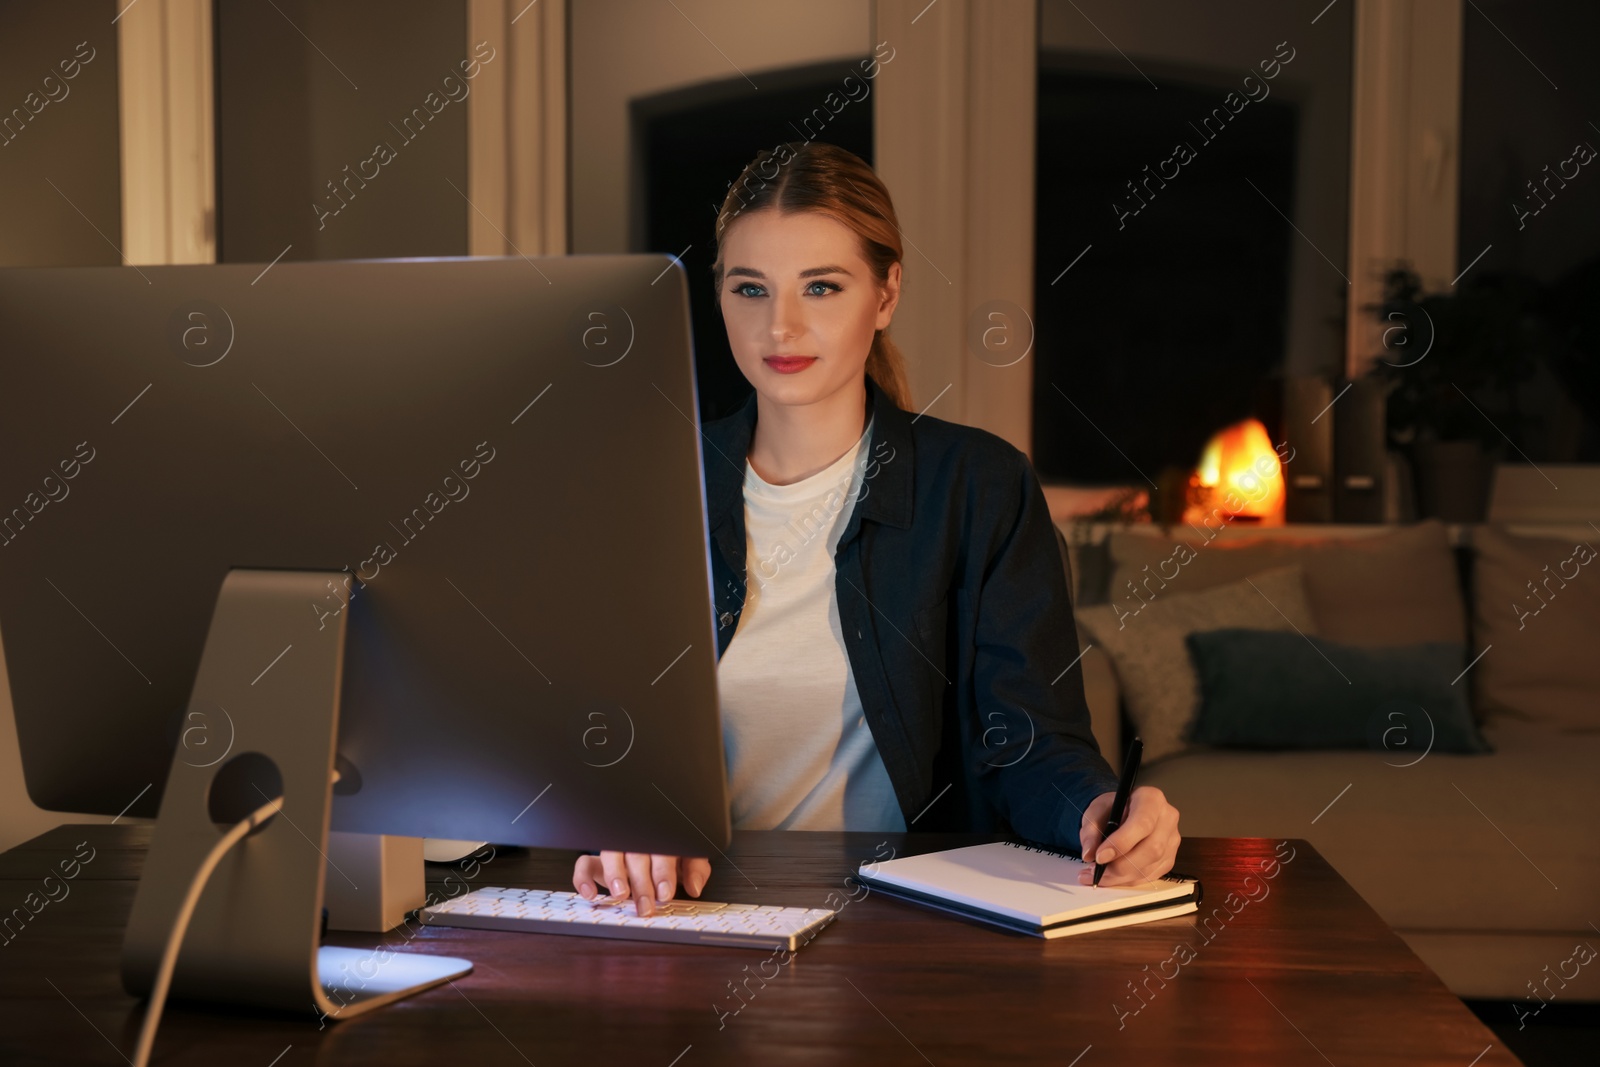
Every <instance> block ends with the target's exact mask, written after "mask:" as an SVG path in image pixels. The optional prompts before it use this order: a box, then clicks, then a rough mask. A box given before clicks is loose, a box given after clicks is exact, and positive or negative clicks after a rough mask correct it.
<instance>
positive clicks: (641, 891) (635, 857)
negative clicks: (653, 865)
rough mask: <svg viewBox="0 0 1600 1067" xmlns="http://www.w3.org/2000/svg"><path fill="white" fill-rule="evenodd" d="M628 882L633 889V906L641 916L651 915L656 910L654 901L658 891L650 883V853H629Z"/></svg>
mask: <svg viewBox="0 0 1600 1067" xmlns="http://www.w3.org/2000/svg"><path fill="white" fill-rule="evenodd" d="M627 864H628V884H629V886H630V887H631V889H632V891H633V908H634V911H635V913H637V914H638V915H640V916H645V915H650V914H652V913H653V912H654V911H655V908H654V906H653V905H654V902H655V896H656V891H655V888H654V887H653V886H651V884H650V853H648V852H630V853H628V854H627Z"/></svg>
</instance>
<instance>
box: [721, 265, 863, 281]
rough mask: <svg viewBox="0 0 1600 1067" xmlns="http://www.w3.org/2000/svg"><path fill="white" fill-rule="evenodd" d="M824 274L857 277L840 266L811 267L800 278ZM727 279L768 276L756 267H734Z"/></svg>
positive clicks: (762, 278)
mask: <svg viewBox="0 0 1600 1067" xmlns="http://www.w3.org/2000/svg"><path fill="white" fill-rule="evenodd" d="M823 274H843V275H846V276H848V277H855V275H853V274H851V273H850V272H849V271H847V270H845V269H844V268H843V267H838V266H828V267H810V268H808V269H806V270H803V271H801V272H800V277H802V278H815V277H817V276H819V275H823ZM727 277H729V278H760V279H761V280H762V281H766V280H767V276H766V275H765V274H762V273H761V272H760V271H758V270H756V269H755V268H754V267H732V268H729V270H728V274H727Z"/></svg>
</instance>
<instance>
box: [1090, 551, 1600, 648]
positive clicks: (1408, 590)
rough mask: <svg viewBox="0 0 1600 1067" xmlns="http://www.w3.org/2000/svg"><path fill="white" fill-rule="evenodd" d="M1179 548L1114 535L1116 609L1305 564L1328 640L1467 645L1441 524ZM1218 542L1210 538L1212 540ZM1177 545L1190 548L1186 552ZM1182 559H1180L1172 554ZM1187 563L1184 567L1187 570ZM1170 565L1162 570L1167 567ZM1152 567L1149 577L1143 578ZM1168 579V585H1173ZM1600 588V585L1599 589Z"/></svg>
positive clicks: (1456, 584) (1311, 596) (1309, 590)
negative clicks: (1154, 595) (1150, 595)
mask: <svg viewBox="0 0 1600 1067" xmlns="http://www.w3.org/2000/svg"><path fill="white" fill-rule="evenodd" d="M1182 529H1184V530H1185V531H1186V532H1187V533H1189V534H1192V536H1188V537H1184V536H1182V535H1180V536H1179V537H1178V538H1177V539H1176V540H1174V539H1169V538H1166V537H1148V536H1142V535H1138V534H1128V533H1122V532H1117V533H1113V534H1112V535H1111V558H1112V565H1113V572H1112V576H1111V589H1110V592H1109V596H1110V599H1111V602H1112V603H1113V604H1118V603H1120V604H1123V605H1124V606H1125V608H1132V607H1137V606H1138V601H1137V600H1135V599H1134V596H1135V594H1134V593H1133V592H1132V591H1130V590H1129V588H1128V585H1127V583H1128V582H1129V581H1133V582H1135V584H1138V583H1140V582H1143V583H1145V585H1143V586H1141V587H1140V589H1139V595H1147V594H1146V593H1145V588H1147V587H1151V588H1154V587H1157V586H1158V585H1159V582H1160V581H1162V580H1163V579H1165V580H1166V586H1167V588H1166V590H1163V591H1162V595H1166V594H1167V592H1172V593H1187V592H1193V591H1196V590H1200V589H1207V588H1209V587H1211V586H1214V585H1218V584H1220V583H1222V582H1230V581H1237V580H1238V579H1240V578H1243V577H1245V576H1246V575H1249V574H1254V573H1256V572H1257V571H1262V570H1265V569H1267V568H1268V567H1283V566H1288V565H1290V564H1298V565H1299V566H1300V567H1301V568H1302V569H1304V571H1305V583H1306V596H1307V598H1308V599H1309V600H1310V602H1311V612H1312V614H1313V615H1314V616H1315V617H1316V620H1317V627H1318V629H1319V631H1320V633H1321V636H1323V637H1326V638H1327V639H1328V640H1330V641H1338V642H1342V643H1344V644H1352V645H1369V646H1370V645H1408V644H1414V643H1417V642H1421V641H1459V642H1460V643H1461V644H1462V646H1463V647H1465V645H1466V642H1467V614H1466V607H1465V605H1464V604H1463V603H1462V599H1461V589H1460V581H1459V579H1458V577H1457V572H1456V564H1455V556H1454V555H1453V553H1452V552H1451V549H1450V541H1449V538H1448V536H1447V535H1446V532H1445V528H1444V526H1443V524H1442V523H1439V522H1437V521H1429V522H1422V523H1417V524H1415V525H1413V526H1406V527H1402V528H1400V529H1397V530H1395V531H1394V532H1393V533H1385V534H1376V535H1372V536H1362V537H1341V538H1321V539H1315V540H1312V539H1289V538H1283V539H1278V538H1272V539H1270V540H1269V539H1266V538H1261V539H1250V538H1248V537H1247V536H1245V535H1243V534H1242V533H1241V532H1240V531H1237V530H1234V529H1232V528H1230V527H1222V528H1221V530H1220V531H1219V530H1211V531H1207V530H1206V529H1204V528H1199V529H1196V528H1194V527H1187V528H1182ZM1208 534H1209V536H1211V537H1212V538H1213V539H1212V540H1209V541H1208V540H1207V536H1208ZM1180 545H1186V546H1187V549H1188V551H1187V552H1185V551H1184V550H1183V549H1182V548H1180ZM1175 553H1176V556H1175ZM1186 556H1190V557H1192V558H1189V559H1188V561H1187V562H1181V561H1182V560H1183V559H1184V558H1185V557H1186ZM1163 561H1165V562H1163ZM1146 567H1148V568H1149V570H1145V568H1146ZM1169 576H1170V577H1169ZM1596 584H1597V585H1600V582H1597V583H1596Z"/></svg>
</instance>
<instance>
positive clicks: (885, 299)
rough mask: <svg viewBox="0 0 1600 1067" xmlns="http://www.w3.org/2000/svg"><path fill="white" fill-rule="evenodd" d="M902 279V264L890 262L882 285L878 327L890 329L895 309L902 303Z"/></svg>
mask: <svg viewBox="0 0 1600 1067" xmlns="http://www.w3.org/2000/svg"><path fill="white" fill-rule="evenodd" d="M900 279H901V270H900V264H899V263H891V264H889V272H888V276H887V277H886V278H885V279H884V282H883V285H882V286H881V287H880V289H881V292H882V294H883V295H882V298H881V300H880V302H879V304H878V319H877V322H876V324H875V326H876V328H877V329H880V330H886V329H888V328H889V322H890V320H892V319H893V318H894V309H895V308H896V307H897V306H899V304H900Z"/></svg>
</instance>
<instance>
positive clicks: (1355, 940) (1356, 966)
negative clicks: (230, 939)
mask: <svg viewBox="0 0 1600 1067" xmlns="http://www.w3.org/2000/svg"><path fill="white" fill-rule="evenodd" d="M149 837H150V830H149V828H147V827H145V826H126V825H123V826H108V825H99V826H69V827H62V828H59V829H57V830H54V831H51V832H50V833H48V834H44V835H42V836H41V837H38V838H35V839H34V840H33V841H30V842H28V843H27V844H25V845H22V846H20V847H18V848H15V849H12V850H11V851H9V852H7V853H5V854H3V855H0V909H3V911H0V915H5V914H10V910H11V909H12V908H13V907H20V906H22V905H23V902H24V898H25V897H26V896H27V894H28V893H30V892H33V891H37V890H39V888H40V884H41V881H42V879H43V878H44V876H45V875H46V874H48V873H50V872H51V871H53V870H55V869H56V865H57V861H58V860H60V859H62V858H65V857H67V856H70V855H71V854H72V853H73V850H74V847H75V846H76V845H77V843H79V842H87V843H88V845H89V847H91V848H93V849H94V850H95V853H94V858H93V859H92V860H91V861H89V862H88V863H87V864H84V865H83V866H82V868H81V870H80V871H79V873H78V876H77V878H76V879H75V880H73V881H72V882H71V883H69V889H70V891H69V892H68V893H67V895H66V896H64V897H62V898H61V899H60V900H58V901H53V902H51V903H49V904H47V905H46V906H45V907H44V908H42V909H41V910H40V911H39V913H38V914H37V915H34V916H33V917H32V918H31V919H30V920H29V921H28V922H27V924H26V925H25V926H24V927H22V928H21V929H20V930H17V929H11V930H7V931H6V932H5V934H4V935H0V936H4V937H11V935H12V934H14V935H15V936H14V937H12V939H11V940H9V941H8V942H7V943H6V944H4V945H3V946H0V1063H4V1064H8V1065H9V1064H74V1065H80V1064H83V1065H87V1064H107V1065H115V1064H119V1063H122V1062H124V1055H123V1053H124V1052H125V1051H127V1050H131V1049H132V1048H133V1045H134V1041H135V1038H136V1036H137V1034H138V1028H139V1023H140V1020H141V1017H142V1012H143V1006H142V1004H141V1003H140V1002H137V1001H135V1000H134V999H133V998H131V997H129V996H127V995H126V994H125V993H124V992H123V991H122V987H121V984H120V982H119V979H118V954H119V951H120V947H121V941H122V931H123V924H124V923H125V922H126V920H127V917H128V913H129V910H130V908H131V907H132V902H133V894H134V888H135V880H136V879H137V878H138V876H139V872H140V870H141V868H142V866H143V861H144V852H145V848H146V846H147V845H148V842H149ZM988 839H989V838H985V837H980V836H975V835H972V836H969V835H913V836H910V837H908V836H907V835H900V834H891V835H888V836H887V837H885V835H882V834H860V833H854V834H840V833H804V832H769V833H738V834H737V835H736V837H735V841H734V845H733V848H732V849H731V850H730V852H729V857H728V861H727V862H720V861H719V862H715V865H714V868H713V871H712V876H711V882H710V884H709V885H707V887H706V890H705V894H704V895H705V897H706V899H709V900H723V901H747V902H753V903H761V904H788V905H804V906H808V907H816V906H824V905H827V906H838V905H839V903H840V902H841V901H842V902H844V903H843V908H842V912H841V914H840V916H839V918H838V919H837V920H836V921H835V922H834V923H833V925H832V926H830V927H829V928H827V929H826V930H824V931H823V932H822V933H821V934H820V935H819V936H818V937H817V938H816V939H815V940H814V941H813V942H812V943H811V944H810V945H809V946H807V947H806V948H804V949H802V950H801V951H800V952H799V953H797V954H796V955H795V956H794V957H793V958H792V959H791V960H789V961H788V962H787V963H784V964H779V963H778V962H776V961H775V960H774V959H773V956H772V953H770V952H769V951H767V950H752V949H736V948H718V947H702V946H686V945H662V944H657V945H651V944H641V943H638V942H628V941H610V940H604V939H599V938H583V937H561V936H539V935H525V934H502V933H490V932H486V931H477V930H455V929H448V928H440V927H433V928H428V929H425V930H423V931H421V932H420V933H418V934H417V935H416V936H415V937H414V938H411V939H407V938H404V937H403V936H399V935H397V934H394V933H391V934H390V935H387V937H388V939H389V940H390V941H392V942H394V944H395V945H396V947H397V948H399V947H402V946H403V947H404V949H405V950H408V951H421V952H438V953H445V954H448V955H453V956H464V957H466V958H468V959H471V960H472V961H473V962H474V963H475V964H476V969H475V970H474V971H473V973H472V974H470V975H468V976H467V977H466V978H464V979H462V980H460V981H459V982H457V983H455V985H454V986H453V987H447V986H440V987H438V988H436V989H432V990H428V991H426V992H424V993H421V994H418V995H416V996H413V997H410V998H408V999H406V1000H403V1001H400V1002H399V1003H397V1004H394V1005H391V1006H389V1007H387V1008H384V1009H381V1010H379V1011H377V1012H375V1013H374V1014H372V1015H370V1016H365V1017H360V1018H354V1019H350V1020H347V1021H340V1022H329V1023H326V1024H325V1025H324V1024H323V1023H322V1022H321V1021H320V1020H319V1019H318V1018H317V1016H316V1015H315V1013H314V1012H313V1011H312V1010H311V1007H310V1001H309V998H308V1000H307V1010H306V1012H305V1014H304V1015H302V1016H276V1015H268V1014H264V1013H251V1012H230V1011H224V1010H211V1009H204V1008H195V1007H188V1006H184V1005H178V1004H173V1005H169V1007H168V1009H167V1013H166V1018H165V1020H164V1021H163V1023H162V1026H161V1032H160V1035H159V1036H158V1037H157V1039H156V1049H155V1062H156V1063H157V1064H161V1065H163V1067H165V1065H178V1064H204V1065H206V1067H211V1065H215V1064H230V1065H233V1064H239V1065H253V1067H297V1065H301V1064H312V1063H319V1064H321V1063H326V1064H341V1065H354V1064H369V1063H370V1064H384V1065H393V1064H471V1065H474V1067H476V1065H487V1064H523V1063H529V1064H537V1065H539V1067H548V1065H552V1064H584V1065H593V1064H595V1063H600V1062H607V1063H611V1064H617V1065H622V1064H627V1065H628V1067H635V1065H644V1064H648V1065H658V1067H668V1065H671V1064H676V1065H677V1067H701V1065H705V1064H716V1063H729V1064H742V1065H751V1064H755V1065H759V1067H778V1065H782V1064H791V1063H796V1064H798V1063H804V1064H818V1063H821V1064H843V1063H871V1064H874V1065H884V1064H919V1065H920V1064H927V1063H933V1064H937V1065H940V1067H944V1065H947V1064H963V1063H966V1064H992V1063H1002V1062H1004V1063H1051V1064H1060V1065H1072V1064H1079V1065H1081V1067H1100V1065H1103V1064H1121V1063H1126V1064H1139V1065H1150V1064H1178V1063H1181V1064H1221V1063H1230V1064H1231V1063H1247V1064H1270V1065H1295V1064H1306V1065H1319V1067H1320V1065H1323V1064H1327V1063H1332V1064H1337V1065H1339V1067H1346V1065H1354V1064H1361V1065H1363V1067H1368V1065H1374V1064H1407V1065H1412V1067H1414V1065H1418V1064H1439V1065H1441V1067H1469V1065H1471V1067H1499V1065H1504V1064H1515V1063H1518V1062H1520V1061H1518V1060H1517V1059H1516V1057H1515V1056H1513V1055H1512V1054H1511V1053H1510V1052H1509V1051H1507V1050H1506V1049H1505V1048H1504V1047H1502V1046H1501V1045H1499V1043H1498V1042H1497V1041H1496V1040H1495V1038H1494V1035H1493V1034H1492V1033H1491V1032H1490V1031H1489V1030H1488V1029H1487V1028H1486V1027H1484V1026H1483V1024H1482V1023H1480V1022H1479V1021H1478V1019H1477V1018H1476V1017H1475V1016H1474V1015H1473V1014H1472V1013H1471V1012H1470V1011H1468V1010H1467V1008H1466V1007H1464V1006H1463V1005H1462V1004H1461V1002H1460V1001H1459V1000H1458V999H1457V998H1456V997H1454V996H1452V995H1451V994H1450V992H1449V991H1448V990H1447V989H1446V988H1445V987H1444V985H1443V984H1442V983H1441V982H1440V981H1439V979H1438V978H1437V977H1436V976H1435V975H1434V974H1433V972H1431V971H1429V970H1428V969H1427V968H1426V967H1425V966H1424V965H1423V964H1422V962H1421V961H1420V960H1418V959H1417V957H1416V956H1415V955H1413V954H1412V953H1411V951H1410V950H1409V949H1408V948H1407V947H1406V945H1405V943H1404V942H1402V941H1401V940H1400V938H1399V937H1398V936H1396V935H1395V934H1394V933H1393V932H1391V931H1390V930H1389V928H1388V927H1387V926H1385V925H1384V923H1383V922H1382V920H1381V919H1379V918H1378V916H1377V914H1376V913H1375V912H1374V911H1373V910H1372V909H1371V908H1370V907H1368V906H1367V904H1366V903H1365V902H1364V901H1363V900H1362V899H1361V898H1360V897H1359V896H1358V895H1357V894H1356V892H1355V891H1354V890H1353V889H1351V888H1350V886H1349V885H1348V884H1346V883H1345V881H1344V879H1342V878H1341V877H1339V875H1338V873H1337V872H1335V871H1334V870H1333V869H1332V868H1331V867H1330V866H1329V865H1328V863H1327V862H1326V861H1325V860H1324V859H1323V858H1322V857H1321V856H1320V855H1318V854H1317V852H1316V851H1315V850H1314V849H1313V848H1312V847H1311V846H1310V845H1309V844H1308V843H1306V842H1305V841H1303V840H1294V841H1291V842H1288V843H1287V845H1284V846H1283V847H1282V855H1284V856H1288V855H1290V854H1291V853H1290V849H1291V848H1292V850H1293V853H1292V858H1291V859H1290V860H1289V861H1288V862H1286V863H1282V864H1281V865H1280V866H1279V867H1278V868H1277V869H1276V871H1275V876H1274V877H1271V878H1266V877H1264V876H1263V873H1262V871H1261V869H1260V865H1261V863H1262V861H1269V862H1270V860H1271V859H1272V858H1273V857H1274V855H1275V847H1276V846H1277V843H1276V842H1274V841H1271V840H1268V839H1265V838H1198V839H1189V840H1185V841H1184V842H1183V846H1182V849H1181V852H1180V854H1179V863H1178V869H1179V870H1181V871H1183V872H1185V873H1190V874H1194V875H1197V876H1199V877H1200V878H1201V879H1202V881H1203V882H1204V883H1205V888H1206V900H1205V902H1204V903H1203V904H1202V908H1201V912H1200V913H1199V914H1198V915H1189V916H1184V917H1183V918H1179V919H1166V920H1162V921H1160V922H1155V923H1149V924H1145V925H1140V926H1133V927H1126V928H1123V929H1118V930H1109V931H1101V932H1097V933H1091V934H1083V935H1079V936H1076V937H1067V938H1061V939H1059V940H1054V941H1044V940H1041V939H1037V938H1031V937H1027V936H1023V935H1018V934H1008V933H1005V932H1002V931H996V930H992V929H989V928H987V927H982V926H978V925H975V924H970V923H967V922H965V921H962V920H958V919H954V918H950V917H946V916H944V915H941V914H938V913H934V912H930V911H925V910H922V909H920V908H917V907H915V906H914V905H910V904H904V903H901V902H898V901H894V900H890V899H887V898H885V897H882V896H881V895H877V894H866V890H865V887H863V886H859V885H857V884H855V883H852V882H849V881H848V880H847V879H848V876H849V875H850V873H851V872H852V871H854V870H855V869H856V866H857V864H858V863H859V862H861V861H863V860H869V859H871V858H873V857H874V855H875V854H876V855H878V856H879V857H883V856H885V855H887V850H888V848H893V849H894V850H895V853H896V854H897V855H907V854H910V853H911V852H920V851H932V850H934V849H938V848H950V847H954V846H956V845H961V844H971V843H975V842H977V841H981V840H988ZM885 841H887V846H884V845H883V843H884V842H885ZM85 854H87V850H85ZM571 862H572V854H571V853H567V852H557V851H544V850H537V851H524V850H507V851H503V852H501V853H500V854H498V855H496V856H495V857H494V858H493V859H492V860H490V861H489V862H488V863H486V864H484V865H483V866H482V868H481V870H479V872H478V874H477V877H476V878H475V879H473V880H472V884H474V885H511V886H529V887H539V888H549V889H560V888H571V882H570V872H571ZM735 865H737V869H735ZM447 870H449V869H448V868H438V867H430V873H432V874H437V875H438V877H439V878H440V879H442V878H443V877H444V875H445V873H446V871H447ZM1252 875H1253V876H1254V877H1249V876H1252ZM1247 878H1249V880H1248V881H1247ZM432 884H433V887H434V888H435V890H436V891H438V892H439V893H440V894H441V895H449V894H451V893H452V892H453V893H455V894H459V893H461V892H464V891H465V889H466V886H464V885H463V884H462V882H461V881H460V880H459V878H458V880H457V881H456V882H454V883H451V884H448V885H447V884H445V883H443V882H438V881H436V882H433V883H432ZM835 891H836V892H837V894H838V895H837V896H835V897H832V898H830V897H829V894H830V893H832V892H835ZM54 892H55V893H56V894H57V895H58V896H59V895H60V889H59V887H57V888H55V889H54ZM1230 892H1233V893H1235V894H1236V895H1235V896H1234V897H1233V898H1231V900H1230V899H1229V897H1228V894H1229V893H1230ZM852 898H854V899H852ZM1230 905H1231V908H1230ZM1217 909H1220V910H1217ZM1205 917H1211V918H1210V922H1209V924H1206V925H1202V919H1204V918H1205ZM329 943H334V944H346V945H372V944H376V943H377V937H376V935H374V936H371V937H363V936H361V935H351V934H334V935H330V937H329ZM1180 945H1183V946H1187V951H1186V952H1183V951H1178V950H1177V946H1180ZM763 976H765V977H763ZM1135 987H1137V988H1138V989H1139V990H1140V992H1141V993H1142V998H1139V997H1136V996H1135V995H1134V992H1133V989H1134V988H1135ZM736 988H738V989H739V990H740V991H741V992H740V995H739V996H736V995H735V989H736ZM1135 1009H1137V1010H1135ZM319 1026H320V1027H321V1028H320V1029H319ZM113 1046H114V1047H113Z"/></svg>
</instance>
